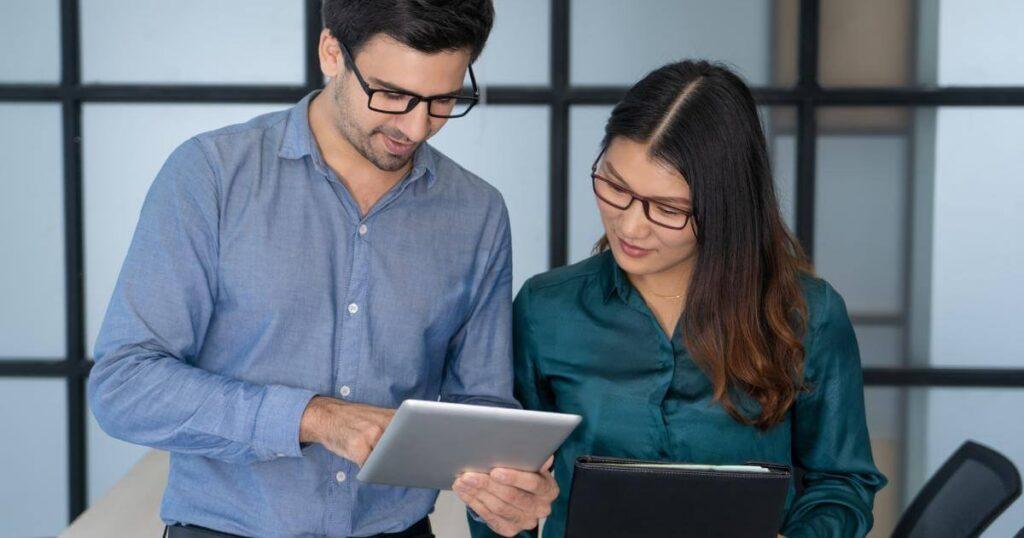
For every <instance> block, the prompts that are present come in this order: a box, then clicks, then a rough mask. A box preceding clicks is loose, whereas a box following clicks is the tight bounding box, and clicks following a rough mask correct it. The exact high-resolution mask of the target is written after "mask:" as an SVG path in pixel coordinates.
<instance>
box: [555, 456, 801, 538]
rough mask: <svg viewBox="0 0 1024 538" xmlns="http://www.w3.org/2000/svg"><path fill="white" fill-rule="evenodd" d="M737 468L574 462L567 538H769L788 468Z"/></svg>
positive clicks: (773, 533) (598, 459)
mask: <svg viewBox="0 0 1024 538" xmlns="http://www.w3.org/2000/svg"><path fill="white" fill-rule="evenodd" d="M743 466H744V467H747V468H746V469H744V470H740V469H739V468H738V467H737V466H699V465H692V464H673V463H668V462H655V461H640V460H629V459H619V458H602V457H596V456H580V457H579V458H577V459H576V465H575V470H574V474H573V478H572V489H571V491H570V494H569V512H568V515H567V517H566V533H565V536H566V538H604V537H608V538H611V537H615V538H648V537H649V538H655V537H656V538H666V537H712V536H715V537H717V536H728V537H744V538H745V537H751V538H775V536H776V535H777V533H778V531H779V526H780V525H781V524H782V516H783V513H782V510H783V507H784V506H785V503H786V493H787V491H788V488H789V481H790V478H791V476H792V472H791V469H790V467H789V466H788V465H780V464H775V463H761V462H747V463H745V464H743ZM749 467H756V468H759V469H763V470H761V471H760V472H751V471H754V470H758V469H749Z"/></svg>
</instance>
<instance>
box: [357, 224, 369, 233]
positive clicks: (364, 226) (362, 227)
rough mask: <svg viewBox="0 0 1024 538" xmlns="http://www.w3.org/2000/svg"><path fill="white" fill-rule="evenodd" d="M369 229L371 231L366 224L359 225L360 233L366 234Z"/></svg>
mask: <svg viewBox="0 0 1024 538" xmlns="http://www.w3.org/2000/svg"><path fill="white" fill-rule="evenodd" d="M368 231H370V229H369V228H367V227H366V225H365V224H360V225H359V235H366V232H368Z"/></svg>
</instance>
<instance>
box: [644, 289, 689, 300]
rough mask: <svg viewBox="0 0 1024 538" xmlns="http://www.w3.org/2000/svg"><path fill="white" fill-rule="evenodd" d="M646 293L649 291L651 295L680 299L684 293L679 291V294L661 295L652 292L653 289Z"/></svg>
mask: <svg viewBox="0 0 1024 538" xmlns="http://www.w3.org/2000/svg"><path fill="white" fill-rule="evenodd" d="M647 293H650V294H651V295H653V296H655V297H659V298H661V299H682V298H683V295H684V294H682V293H680V294H679V295H662V294H660V293H654V292H653V291H649V292H647Z"/></svg>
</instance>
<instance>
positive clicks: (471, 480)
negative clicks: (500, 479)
mask: <svg viewBox="0 0 1024 538" xmlns="http://www.w3.org/2000/svg"><path fill="white" fill-rule="evenodd" d="M461 480H462V481H463V482H465V483H466V484H468V485H470V486H473V487H479V486H481V485H483V481H482V480H480V479H479V478H477V477H475V476H473V475H469V476H464V477H462V479H461Z"/></svg>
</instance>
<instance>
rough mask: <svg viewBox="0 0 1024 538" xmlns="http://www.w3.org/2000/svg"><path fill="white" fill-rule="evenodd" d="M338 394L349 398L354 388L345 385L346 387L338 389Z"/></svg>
mask: <svg viewBox="0 0 1024 538" xmlns="http://www.w3.org/2000/svg"><path fill="white" fill-rule="evenodd" d="M338 394H341V397H342V398H348V395H349V394H352V389H351V388H349V386H348V385H345V386H344V387H341V388H340V389H338Z"/></svg>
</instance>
